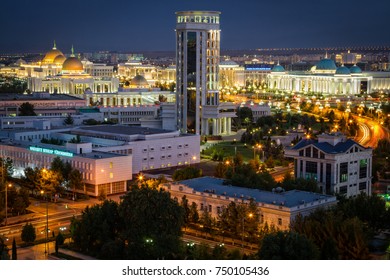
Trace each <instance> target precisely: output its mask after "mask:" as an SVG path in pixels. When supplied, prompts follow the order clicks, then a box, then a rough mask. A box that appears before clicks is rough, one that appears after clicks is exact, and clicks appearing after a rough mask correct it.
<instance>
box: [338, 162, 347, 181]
mask: <svg viewBox="0 0 390 280" xmlns="http://www.w3.org/2000/svg"><path fill="white" fill-rule="evenodd" d="M347 181H348V162H343V163H340V183H343V182H347Z"/></svg>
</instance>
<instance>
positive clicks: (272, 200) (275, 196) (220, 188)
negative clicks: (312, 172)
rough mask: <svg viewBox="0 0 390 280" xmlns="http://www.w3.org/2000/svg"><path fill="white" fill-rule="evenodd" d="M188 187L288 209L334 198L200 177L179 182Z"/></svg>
mask: <svg viewBox="0 0 390 280" xmlns="http://www.w3.org/2000/svg"><path fill="white" fill-rule="evenodd" d="M178 183H179V184H183V185H186V186H188V187H190V188H192V189H194V190H195V191H197V192H205V193H212V194H216V195H224V196H229V197H233V198H234V197H236V198H242V199H250V198H253V199H254V200H255V201H256V202H258V203H266V204H274V205H283V206H286V207H295V206H299V205H302V204H304V203H311V202H315V201H318V200H321V199H328V198H332V199H333V198H334V197H333V196H330V195H323V194H319V193H311V192H305V191H299V190H292V191H285V192H269V191H262V190H259V189H249V188H242V187H236V186H231V185H225V184H224V180H223V179H219V178H214V177H200V178H195V179H190V180H184V181H180V182H178Z"/></svg>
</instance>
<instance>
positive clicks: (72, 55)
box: [70, 44, 74, 57]
mask: <svg viewBox="0 0 390 280" xmlns="http://www.w3.org/2000/svg"><path fill="white" fill-rule="evenodd" d="M71 50H72V54H71V55H70V56H71V57H74V48H73V44H72V48H71Z"/></svg>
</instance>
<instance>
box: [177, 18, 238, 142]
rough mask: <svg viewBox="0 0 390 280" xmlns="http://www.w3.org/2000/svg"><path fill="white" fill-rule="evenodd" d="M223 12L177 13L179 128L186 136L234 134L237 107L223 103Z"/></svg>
mask: <svg viewBox="0 0 390 280" xmlns="http://www.w3.org/2000/svg"><path fill="white" fill-rule="evenodd" d="M219 16H220V12H207V11H187V12H177V13H176V94H177V97H176V104H177V125H178V129H179V130H180V131H182V132H184V133H194V134H197V135H200V134H202V135H210V134H212V135H220V134H230V129H231V118H232V117H234V116H235V113H234V105H233V104H227V103H226V104H222V103H221V104H220V97H219V57H220V29H219Z"/></svg>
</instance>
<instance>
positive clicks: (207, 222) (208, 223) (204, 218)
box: [199, 210, 215, 235]
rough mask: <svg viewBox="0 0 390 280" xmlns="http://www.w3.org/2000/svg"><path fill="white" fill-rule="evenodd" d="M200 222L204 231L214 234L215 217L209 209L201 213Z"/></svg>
mask: <svg viewBox="0 0 390 280" xmlns="http://www.w3.org/2000/svg"><path fill="white" fill-rule="evenodd" d="M199 222H200V224H201V225H202V226H203V231H205V232H206V233H208V234H210V235H212V232H213V227H214V225H215V219H214V218H213V217H212V216H211V214H210V212H209V211H207V210H206V211H203V212H202V214H201V215H200V220H199Z"/></svg>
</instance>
